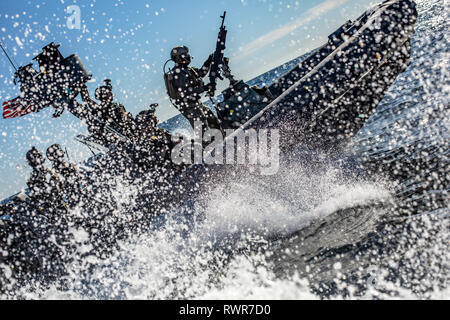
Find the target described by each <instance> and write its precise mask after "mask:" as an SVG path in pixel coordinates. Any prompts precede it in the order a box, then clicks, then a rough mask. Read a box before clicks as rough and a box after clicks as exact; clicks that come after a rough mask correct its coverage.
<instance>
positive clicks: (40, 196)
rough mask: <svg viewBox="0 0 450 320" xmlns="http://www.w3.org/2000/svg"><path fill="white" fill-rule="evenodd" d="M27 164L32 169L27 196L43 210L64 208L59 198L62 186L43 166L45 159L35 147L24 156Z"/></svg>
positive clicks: (52, 173) (56, 177) (53, 174)
mask: <svg viewBox="0 0 450 320" xmlns="http://www.w3.org/2000/svg"><path fill="white" fill-rule="evenodd" d="M26 159H27V162H28V164H29V165H30V166H31V167H32V168H33V171H32V172H31V175H30V178H29V179H28V181H27V185H28V188H29V190H30V193H29V196H30V198H32V199H33V200H34V201H35V202H36V204H37V205H39V206H40V207H42V208H43V209H46V210H50V211H53V210H54V209H60V208H61V207H64V202H63V200H62V197H61V191H62V189H63V184H62V183H61V180H60V179H59V178H58V176H57V175H56V174H55V173H54V172H52V171H51V170H49V169H47V168H46V167H45V166H44V163H45V158H44V156H43V155H42V152H40V151H39V150H38V149H36V148H35V147H32V148H31V149H30V150H29V151H28V152H27V155H26Z"/></svg>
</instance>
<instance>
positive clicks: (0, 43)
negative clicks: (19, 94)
mask: <svg viewBox="0 0 450 320" xmlns="http://www.w3.org/2000/svg"><path fill="white" fill-rule="evenodd" d="M0 47H1V48H2V50H3V52H4V53H5V55H6V57H7V58H8V60H9V62H10V63H11V65H12V66H13V68H14V70H16V72H17V67H16V65H15V64H14V62H13V61H12V60H11V58H10V57H9V54H8V52H6V50H5V48H4V47H3V44H2V42H1V41H0Z"/></svg>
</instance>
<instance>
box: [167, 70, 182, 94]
mask: <svg viewBox="0 0 450 320" xmlns="http://www.w3.org/2000/svg"><path fill="white" fill-rule="evenodd" d="M174 80H175V79H174V75H173V72H172V70H170V71H169V72H165V73H164V83H165V84H166V90H167V94H168V95H169V97H170V98H171V99H175V100H177V99H181V95H180V93H179V92H178V91H177V89H176V88H175V87H174V85H173V83H174Z"/></svg>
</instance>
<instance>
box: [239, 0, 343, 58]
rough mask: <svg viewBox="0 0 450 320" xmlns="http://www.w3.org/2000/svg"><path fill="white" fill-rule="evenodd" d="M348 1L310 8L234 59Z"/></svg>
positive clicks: (331, 2)
mask: <svg viewBox="0 0 450 320" xmlns="http://www.w3.org/2000/svg"><path fill="white" fill-rule="evenodd" d="M348 1H349V0H326V1H324V2H322V3H321V4H319V5H317V6H315V7H312V8H310V9H308V10H307V11H306V12H305V13H303V14H302V15H301V16H300V17H299V18H298V19H297V20H295V21H292V22H289V23H287V24H285V25H283V26H281V27H280V28H278V29H275V30H273V31H270V32H269V33H266V34H265V35H262V36H261V37H259V38H257V39H255V40H253V41H252V42H250V43H248V44H247V45H245V46H244V47H242V53H241V54H239V55H237V56H236V57H235V58H233V60H234V61H235V62H236V61H238V60H240V59H242V58H245V57H247V56H248V55H250V54H252V53H254V52H256V51H258V50H260V49H262V48H264V47H266V46H268V45H269V44H271V43H273V42H274V41H276V40H279V39H281V38H284V37H285V36H287V35H288V34H289V33H291V32H292V31H294V30H295V29H297V28H299V27H301V26H303V25H305V24H307V23H309V22H311V21H313V20H314V19H316V18H318V17H320V16H321V15H323V14H325V13H327V12H329V11H331V10H333V9H334V8H336V7H339V6H341V5H343V4H344V3H346V2H348Z"/></svg>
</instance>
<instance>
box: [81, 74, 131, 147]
mask: <svg viewBox="0 0 450 320" xmlns="http://www.w3.org/2000/svg"><path fill="white" fill-rule="evenodd" d="M81 98H82V100H83V102H86V103H87V104H88V105H89V107H90V109H91V114H92V117H90V118H89V117H88V129H89V131H91V132H92V133H94V134H96V135H97V136H98V135H101V136H102V138H103V140H105V137H106V136H107V133H106V130H105V126H108V127H110V128H112V129H114V130H116V131H117V132H119V133H120V134H123V135H125V136H128V135H129V134H130V131H131V129H130V125H131V124H132V116H131V114H129V113H127V112H126V110H125V108H124V106H123V105H122V104H120V103H117V102H114V94H113V92H112V85H111V80H109V79H106V80H105V81H104V85H102V86H100V87H98V88H97V89H96V90H95V99H97V100H98V101H100V103H97V102H96V101H94V100H93V99H92V98H91V97H90V95H89V91H88V89H87V86H86V85H84V86H83V87H82V89H81Z"/></svg>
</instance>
